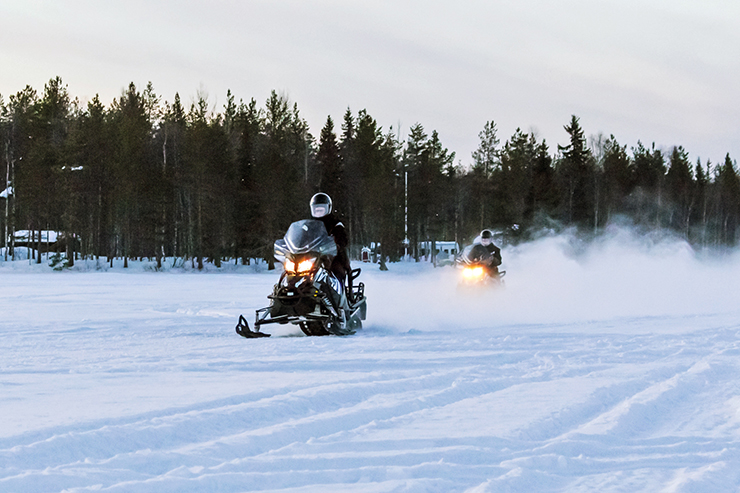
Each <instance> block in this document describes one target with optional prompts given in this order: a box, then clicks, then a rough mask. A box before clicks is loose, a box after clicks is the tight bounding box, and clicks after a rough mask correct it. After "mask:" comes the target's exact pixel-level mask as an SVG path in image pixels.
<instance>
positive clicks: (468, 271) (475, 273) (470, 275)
mask: <svg viewBox="0 0 740 493" xmlns="http://www.w3.org/2000/svg"><path fill="white" fill-rule="evenodd" d="M463 276H464V277H465V278H467V279H477V278H479V277H481V276H483V267H465V269H464V270H463Z"/></svg>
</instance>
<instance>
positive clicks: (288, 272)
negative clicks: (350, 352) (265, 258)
mask: <svg viewBox="0 0 740 493" xmlns="http://www.w3.org/2000/svg"><path fill="white" fill-rule="evenodd" d="M336 254H337V245H336V243H334V239H333V238H332V237H331V236H329V234H328V233H327V232H326V228H325V227H324V223H323V222H321V221H318V220H316V219H304V220H302V221H297V222H294V223H293V224H291V225H290V227H289V228H288V231H287V232H286V233H285V237H284V238H283V239H280V240H277V241H276V242H275V258H276V259H277V260H278V261H280V262H282V264H283V267H284V270H283V273H282V274H281V275H280V279H279V280H278V283H277V284H275V287H274V288H273V291H272V294H271V295H269V296H268V298H269V299H270V305H269V306H266V307H264V308H260V309H259V310H256V312H255V321H254V330H252V329H250V328H249V324H248V323H247V320H246V319H245V318H244V316H243V315H240V316H239V322H238V323H237V325H236V333H237V334H239V335H240V336H242V337H246V338H255V337H269V336H270V334H267V333H264V332H261V330H260V329H261V327H262V326H263V325H268V324H294V325H298V326H299V327H300V328H301V330H302V331H303V333H304V334H306V335H307V336H323V335H332V334H333V335H338V336H343V335H349V334H353V333H354V332H355V331H356V330H358V329H361V328H362V321H363V320H365V315H366V312H367V299H366V298H365V285H364V284H363V283H359V284H358V285H357V286H354V285H353V281H354V280H355V279H356V278H357V277H358V276H359V275H360V269H353V270H352V271H351V272H350V273H349V275H348V279H347V283H348V286H347V287H346V288H345V287H344V285H343V282H342V281H341V280H340V279H337V278H336V277H335V275H334V274H333V273H332V272H331V270H330V269H329V267H330V265H331V261H332V259H333V258H334V256H335V255H336Z"/></svg>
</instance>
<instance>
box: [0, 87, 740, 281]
mask: <svg viewBox="0 0 740 493" xmlns="http://www.w3.org/2000/svg"><path fill="white" fill-rule="evenodd" d="M0 111H1V117H0V138H1V139H2V140H1V142H2V156H1V158H0V163H1V166H0V171H2V173H3V174H2V176H3V179H4V184H5V187H0V188H4V189H5V192H4V193H3V196H4V198H3V199H0V205H2V207H3V209H4V210H3V214H2V217H1V218H0V224H1V226H2V231H3V238H2V243H1V245H2V246H5V247H8V248H6V249H5V253H6V255H8V254H9V255H11V256H12V254H13V248H12V247H13V238H14V232H15V231H17V230H31V231H41V230H55V231H61V232H64V236H65V238H67V239H68V241H67V250H68V251H67V255H68V257H69V258H70V260H73V259H74V256H75V255H73V253H74V254H76V255H80V256H82V257H83V258H90V257H96V258H100V257H105V258H106V259H107V260H108V261H112V259H113V258H116V257H123V258H124V259H125V260H126V259H129V258H141V257H148V258H156V259H157V261H158V262H162V259H163V258H165V257H176V258H185V259H190V260H191V261H192V262H193V263H194V264H195V263H197V265H198V266H199V267H202V265H203V262H204V261H210V262H213V263H215V264H216V265H220V263H221V262H222V261H224V260H225V259H244V260H246V259H249V258H255V257H262V258H265V259H268V260H271V259H272V245H273V242H274V241H275V239H277V238H279V237H282V235H283V234H284V232H285V230H286V228H287V226H288V225H289V224H290V223H291V222H292V221H294V220H297V219H299V218H305V217H307V215H308V212H309V211H308V201H309V198H310V197H311V195H312V194H313V193H315V192H317V191H323V192H326V193H328V194H329V195H330V196H331V197H332V198H333V200H334V203H335V210H336V213H337V214H338V215H339V216H340V217H341V218H342V220H343V222H344V223H345V225H346V226H347V227H348V230H349V235H350V243H351V246H352V249H353V250H352V251H353V253H354V254H355V255H356V254H357V252H358V250H359V248H360V247H361V246H363V245H369V244H370V243H371V242H372V243H375V244H380V249H381V251H380V252H379V253H381V254H382V255H383V256H387V257H389V258H390V259H391V260H394V259H398V258H399V257H401V256H402V255H403V254H404V251H405V250H404V249H405V248H408V251H409V254H410V255H413V256H415V257H417V258H418V256H419V254H420V245H421V242H426V241H429V242H434V241H439V240H457V241H458V242H460V243H464V242H466V241H470V240H472V238H474V237H475V236H476V234H477V233H478V232H479V231H480V230H481V229H482V228H484V227H490V228H494V229H496V230H499V231H502V232H504V234H505V235H507V236H508V238H509V239H510V240H511V241H517V240H522V239H527V238H530V237H531V235H533V234H536V233H537V232H538V231H540V230H541V229H542V228H549V229H558V228H566V227H577V228H579V230H581V231H584V232H589V233H594V232H595V233H598V232H599V231H601V230H602V229H603V228H604V227H605V226H607V225H608V224H610V223H612V222H614V221H617V220H619V221H624V220H628V221H630V222H632V223H634V224H637V225H639V226H642V227H645V228H648V229H669V230H672V231H674V232H675V233H676V234H678V235H681V236H683V237H684V238H686V239H687V240H688V241H689V242H691V243H692V244H695V245H700V246H714V245H735V244H736V243H737V240H738V221H739V220H740V178H739V177H738V174H737V171H736V169H735V165H736V163H735V162H733V160H732V159H731V158H730V156H729V154H728V155H727V156H726V157H725V159H724V162H720V163H716V164H714V163H711V162H710V161H706V162H705V163H702V162H701V161H700V160H697V161H696V162H695V163H692V162H691V161H690V160H689V155H688V152H687V151H686V150H685V149H683V148H682V147H680V146H677V147H673V148H671V149H669V150H667V151H666V150H664V149H659V148H656V147H655V145H651V146H646V145H644V144H643V143H642V142H637V144H636V145H635V146H634V147H632V148H630V150H629V151H628V150H627V146H626V145H623V144H620V143H619V142H618V141H617V140H616V139H615V137H614V136H609V137H608V138H607V137H604V136H603V135H598V136H595V137H590V138H588V139H587V138H586V137H585V134H584V131H583V129H582V128H581V126H580V122H579V120H578V118H577V117H576V116H572V118H571V120H570V121H569V122H567V124H566V125H564V132H565V133H564V140H565V137H566V136H567V139H568V140H567V142H568V143H567V145H564V146H560V145H558V146H557V148H556V149H552V150H551V149H550V148H549V147H548V145H547V143H546V142H545V141H544V140H542V141H540V140H538V138H537V137H536V135H534V134H532V133H527V132H523V131H521V130H519V129H517V130H516V132H515V133H514V135H512V136H511V137H510V138H509V139H508V140H506V141H505V142H504V143H503V144H501V141H500V138H499V136H498V132H497V128H496V124H495V122H494V121H493V120H492V121H489V122H487V123H486V124H485V126H484V128H483V129H482V130H481V132H480V134H479V139H480V142H479V146H478V149H477V150H476V151H475V152H474V153H473V155H472V165H470V166H464V165H462V164H461V163H460V162H457V163H456V162H455V153H454V152H450V151H449V150H448V149H447V148H445V147H444V145H443V144H442V142H441V140H440V136H439V135H438V134H437V132H436V131H431V133H429V132H427V131H426V130H425V129H424V127H423V126H422V125H421V124H419V123H417V124H415V125H413V126H412V127H411V128H410V130H409V133H408V135H406V136H405V137H403V138H402V137H401V136H399V135H398V133H397V131H396V130H394V129H393V128H392V127H389V128H388V130H385V131H384V130H383V128H382V127H381V126H380V125H379V124H378V123H377V122H376V120H375V119H374V118H373V117H372V116H371V115H370V114H369V113H368V112H367V111H366V110H360V111H358V112H357V113H353V112H352V111H351V110H350V109H347V111H346V113H345V114H344V115H343V117H342V121H341V122H338V125H337V124H335V122H334V121H333V120H332V118H331V117H327V120H326V123H325V125H324V126H323V128H322V129H321V131H320V134H319V136H318V138H317V137H315V136H314V135H312V134H311V132H310V129H309V127H308V124H307V123H306V121H305V120H304V119H303V118H302V117H301V115H300V113H299V111H298V106H297V104H295V103H291V102H290V101H289V100H288V99H287V98H286V97H284V96H282V95H280V94H278V93H276V92H274V91H273V92H272V93H271V94H270V96H269V98H268V99H267V101H266V102H265V103H264V106H259V105H258V104H257V102H256V101H255V100H254V99H251V100H250V101H249V102H244V101H241V100H240V101H239V102H238V103H237V102H236V101H235V97H234V96H233V95H232V94H231V92H228V93H227V97H226V103H225V104H224V105H223V107H222V108H220V109H218V110H216V109H215V108H211V107H209V103H208V100H207V98H206V97H205V96H204V95H198V96H197V98H196V100H195V101H193V102H192V103H191V104H190V105H189V106H188V107H186V106H184V105H183V103H182V101H181V100H180V97H179V95H178V94H175V96H174V100H173V101H172V102H171V103H170V102H166V101H163V100H162V98H161V97H160V96H159V95H157V94H156V93H155V91H154V89H153V87H152V84H151V83H149V84H148V85H147V87H146V88H144V89H143V90H140V89H138V88H137V87H136V86H135V85H134V84H133V83H131V84H130V85H129V86H128V88H127V89H126V90H125V91H123V92H122V94H121V96H120V97H119V98H117V99H116V100H114V101H113V102H112V103H111V104H110V105H108V106H105V105H104V104H103V103H102V102H101V101H100V99H99V98H98V97H97V96H96V97H95V98H93V99H92V100H91V101H89V102H87V103H86V104H84V105H83V104H81V103H80V102H79V101H78V100H77V99H72V97H71V96H70V94H69V92H68V89H67V87H66V86H65V85H64V84H63V82H62V80H61V79H60V78H58V77H57V78H54V79H51V80H50V81H49V82H48V83H47V84H46V85H45V87H44V90H43V93H42V94H39V93H37V91H36V90H34V89H33V88H31V87H28V86H27V87H26V88H25V89H23V90H21V91H20V92H18V93H17V94H13V95H9V96H7V98H3V97H2V95H0ZM406 211H407V215H406ZM406 227H407V229H408V232H406V231H405V229H406ZM406 236H408V239H409V241H408V244H406V243H404V238H405V237H406ZM39 237H40V235H37V236H35V238H39ZM71 238H74V239H75V241H70V240H69V239H71ZM37 241H38V240H37ZM39 261H40V259H39Z"/></svg>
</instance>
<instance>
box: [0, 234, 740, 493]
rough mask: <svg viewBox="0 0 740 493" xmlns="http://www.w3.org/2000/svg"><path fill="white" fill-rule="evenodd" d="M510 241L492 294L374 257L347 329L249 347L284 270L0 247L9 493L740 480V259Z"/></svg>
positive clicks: (2, 412) (660, 248) (670, 486)
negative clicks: (142, 262) (206, 267)
mask: <svg viewBox="0 0 740 493" xmlns="http://www.w3.org/2000/svg"><path fill="white" fill-rule="evenodd" d="M503 254H504V261H505V268H506V269H507V271H508V275H507V278H506V279H507V286H506V290H505V291H503V292H497V293H486V294H481V295H479V296H474V297H463V296H459V295H458V294H457V293H456V289H455V287H456V277H455V276H456V273H455V272H454V271H453V270H452V269H451V268H442V269H430V268H426V267H424V266H420V265H418V264H390V269H391V270H390V271H389V272H380V271H378V270H376V267H373V268H372V270H367V271H365V272H363V275H362V279H363V280H364V282H365V283H366V286H367V294H368V298H369V301H368V320H367V322H366V326H365V328H364V329H363V330H362V331H361V332H360V333H358V334H356V335H354V336H350V337H345V338H339V337H321V338H307V337H303V336H301V335H300V334H299V333H298V332H295V331H293V332H291V331H289V330H283V331H282V332H281V334H280V335H282V336H283V337H272V338H269V339H257V340H245V339H242V338H240V337H238V336H237V335H236V334H235V333H234V324H235V323H236V319H237V317H238V315H239V314H240V313H245V315H248V316H249V318H250V320H251V319H252V317H253V309H254V308H257V307H260V306H263V305H264V304H265V301H266V298H265V296H266V294H267V293H268V292H269V290H270V289H271V286H272V284H273V282H274V281H275V277H276V274H275V272H267V271H263V272H254V270H253V269H247V268H242V269H238V270H230V269H228V268H227V269H224V270H226V272H219V273H213V272H211V273H195V272H183V271H181V270H177V269H175V270H171V271H169V272H159V273H158V272H150V271H147V270H146V269H143V268H142V267H141V266H138V265H135V266H133V267H132V269H130V270H129V271H126V272H124V271H123V269H121V268H120V267H116V268H114V269H112V270H107V271H100V272H98V271H95V270H94V269H90V270H89V271H84V272H79V271H77V272H68V271H67V272H51V271H50V269H48V267H45V266H35V265H28V262H12V263H10V262H0V313H1V314H2V315H1V317H0V355H1V359H0V418H1V419H0V491H3V492H6V491H7V492H36V491H43V492H47V491H48V492H54V491H68V492H78V491H90V490H93V491H136V492H162V491H167V492H182V491H198V492H201V491H227V492H232V491H234V492H237V491H239V492H246V491H300V492H309V491H311V492H313V491H320V492H344V491H353V492H357V491H361V492H391V491H392V492H427V491H434V492H437V491H438V492H457V491H459V492H476V493H477V492H481V493H482V492H498V491H527V492H535V491H536V492H541V491H545V492H547V491H568V492H573V491H576V492H577V491H584V492H586V491H588V492H591V491H598V492H609V491H620V492H633V491H649V492H658V491H666V492H673V491H707V492H716V491H734V492H737V491H740V382H738V375H740V306H739V304H738V302H737V301H738V293H739V292H740V290H739V289H738V288H740V257H738V256H737V255H725V256H724V257H722V258H721V259H718V258H706V259H697V258H696V256H695V255H694V254H693V253H692V252H691V250H690V249H689V248H688V247H686V246H685V245H683V244H681V243H680V242H672V241H663V242H657V243H653V244H649V243H647V242H643V241H638V240H635V239H633V238H631V237H629V236H626V235H617V237H616V238H612V239H610V240H609V241H604V242H602V243H600V244H597V245H595V246H592V247H590V248H588V249H581V248H580V247H579V245H578V244H575V243H573V242H569V241H567V240H566V239H563V238H552V239H547V240H542V241H540V242H535V243H532V244H528V245H524V246H522V247H519V248H517V249H505V250H504V252H503ZM78 268H79V267H78ZM83 270H84V269H83ZM289 335H296V336H297V337H288V336H289Z"/></svg>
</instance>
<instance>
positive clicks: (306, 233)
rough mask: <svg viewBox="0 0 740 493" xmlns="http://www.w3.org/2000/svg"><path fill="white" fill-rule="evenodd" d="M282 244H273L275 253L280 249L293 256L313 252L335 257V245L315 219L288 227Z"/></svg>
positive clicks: (305, 220) (279, 242) (321, 224)
mask: <svg viewBox="0 0 740 493" xmlns="http://www.w3.org/2000/svg"><path fill="white" fill-rule="evenodd" d="M283 240H284V241H283V242H281V241H280V240H278V241H276V242H275V250H276V252H277V251H278V250H280V249H282V248H284V249H285V250H286V253H287V252H289V253H291V254H293V255H299V254H302V253H308V252H315V253H318V254H319V255H336V254H337V244H336V243H335V242H334V239H333V238H332V237H331V236H329V234H328V233H327V232H326V227H325V226H324V223H323V222H321V221H318V220H316V219H304V220H302V221H296V222H294V223H293V224H291V225H290V227H289V228H288V231H287V233H285V237H284V238H283Z"/></svg>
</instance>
